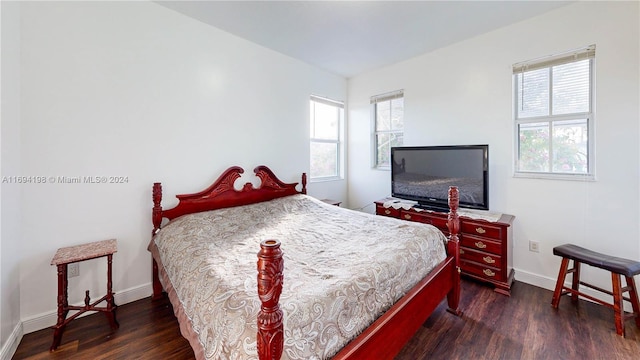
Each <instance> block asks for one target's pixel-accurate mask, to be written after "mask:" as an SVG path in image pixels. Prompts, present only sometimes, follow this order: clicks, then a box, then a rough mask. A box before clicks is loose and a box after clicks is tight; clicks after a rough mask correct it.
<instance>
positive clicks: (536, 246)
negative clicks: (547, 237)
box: [529, 241, 540, 252]
mask: <svg viewBox="0 0 640 360" xmlns="http://www.w3.org/2000/svg"><path fill="white" fill-rule="evenodd" d="M529 251H533V252H540V243H539V242H537V241H529Z"/></svg>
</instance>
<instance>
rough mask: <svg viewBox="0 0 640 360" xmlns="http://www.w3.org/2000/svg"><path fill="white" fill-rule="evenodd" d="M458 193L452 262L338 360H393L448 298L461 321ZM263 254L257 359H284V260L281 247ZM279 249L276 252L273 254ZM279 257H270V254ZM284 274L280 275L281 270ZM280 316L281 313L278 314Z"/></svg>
mask: <svg viewBox="0 0 640 360" xmlns="http://www.w3.org/2000/svg"><path fill="white" fill-rule="evenodd" d="M458 199H459V198H458V188H457V187H451V188H450V189H449V209H450V211H449V217H448V222H447V226H448V228H449V231H450V236H449V241H448V242H447V258H446V259H445V261H443V262H442V263H440V264H439V265H438V266H437V267H436V268H435V269H433V270H432V271H431V272H430V273H429V274H428V275H427V276H426V277H425V278H424V279H422V280H421V281H420V282H419V283H418V284H416V285H415V286H414V287H413V288H412V289H411V290H410V291H409V292H408V293H407V294H406V295H405V296H404V297H402V298H401V299H400V300H399V301H398V302H396V303H395V304H394V305H393V306H392V307H391V308H390V309H389V310H388V311H387V312H386V313H384V314H383V315H382V316H381V317H380V318H378V319H377V320H376V321H375V322H374V323H373V324H372V325H371V326H369V327H368V328H367V329H366V330H365V331H364V332H363V333H362V334H360V336H358V337H357V338H356V339H354V340H353V341H351V342H350V343H349V344H348V345H347V346H345V347H344V348H343V349H342V350H341V351H340V352H339V353H338V354H337V355H336V356H335V357H334V359H393V358H394V356H395V355H396V354H398V352H400V350H401V349H402V347H403V346H404V345H405V344H406V342H407V341H408V340H409V339H411V337H412V336H413V335H414V334H415V332H416V331H417V330H418V328H419V327H420V326H421V325H422V324H423V323H424V322H425V321H426V320H427V318H429V316H430V315H431V313H433V310H435V308H436V307H437V306H438V305H439V304H440V302H441V301H442V300H443V299H444V297H445V296H446V297H447V302H448V306H449V309H447V310H448V311H449V312H452V313H454V314H456V315H460V314H461V312H460V310H459V309H458V305H459V300H460V266H459V265H460V260H459V252H460V250H459V244H458V232H459V230H460V223H459V221H458ZM260 246H261V250H260V252H259V253H258V259H259V260H258V294H259V295H260V301H261V302H262V307H261V311H260V313H259V315H258V333H257V339H258V357H259V358H260V359H262V360H267V359H268V360H273V359H279V358H280V356H281V355H282V349H283V347H284V338H283V336H282V312H281V311H280V309H279V306H278V305H277V303H278V301H279V297H280V294H281V292H282V278H283V273H282V269H283V268H284V266H283V259H282V252H281V250H280V243H279V242H277V241H276V240H269V241H267V242H263V243H262V244H261V245H260ZM274 249H277V252H274V251H275V250H274ZM272 253H273V254H277V255H273V256H271V255H269V254H272ZM278 269H279V270H278ZM276 311H280V312H279V313H276Z"/></svg>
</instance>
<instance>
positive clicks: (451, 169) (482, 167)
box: [391, 145, 489, 211]
mask: <svg viewBox="0 0 640 360" xmlns="http://www.w3.org/2000/svg"><path fill="white" fill-rule="evenodd" d="M391 164H392V166H391V195H392V196H393V197H397V198H401V199H407V200H414V201H417V202H418V203H419V204H420V205H421V206H424V207H427V208H433V209H435V210H445V211H446V209H448V191H449V186H457V187H458V190H459V193H460V207H464V208H471V209H482V210H488V209H489V183H488V181H489V146H488V145H461V146H414V147H393V148H391Z"/></svg>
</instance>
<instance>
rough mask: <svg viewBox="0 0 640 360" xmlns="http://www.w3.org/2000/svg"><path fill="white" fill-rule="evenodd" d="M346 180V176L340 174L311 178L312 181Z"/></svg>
mask: <svg viewBox="0 0 640 360" xmlns="http://www.w3.org/2000/svg"><path fill="white" fill-rule="evenodd" d="M342 180H344V178H342V177H340V176H327V177H321V178H312V179H309V182H310V183H323V182H331V181H342Z"/></svg>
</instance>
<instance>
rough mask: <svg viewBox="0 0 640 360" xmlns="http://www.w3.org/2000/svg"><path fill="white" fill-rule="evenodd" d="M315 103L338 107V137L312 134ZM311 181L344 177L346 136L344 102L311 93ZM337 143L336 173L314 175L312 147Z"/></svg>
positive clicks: (333, 179)
mask: <svg viewBox="0 0 640 360" xmlns="http://www.w3.org/2000/svg"><path fill="white" fill-rule="evenodd" d="M314 103H321V104H324V105H328V106H332V107H335V108H336V111H337V120H338V126H337V129H336V138H335V139H323V138H314V137H313V136H311V130H313V126H314V123H315V120H316V119H315V113H314V112H313V113H312V109H313V108H312V107H313V106H314ZM309 107H310V108H309V115H310V119H309V127H310V131H309V182H324V181H335V180H342V179H343V175H342V174H343V159H344V143H343V141H342V139H343V138H344V102H342V101H337V100H332V99H329V98H326V97H321V96H317V95H311V96H310V98H309ZM312 114H314V117H313V118H311V115H312ZM314 143H315V144H335V146H336V171H335V174H334V175H329V176H315V177H314V176H313V172H312V171H311V163H312V161H311V159H312V156H313V154H312V151H311V147H312V145H313V144H314Z"/></svg>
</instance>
